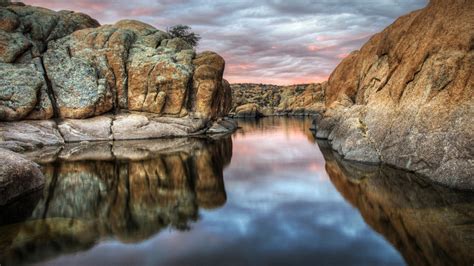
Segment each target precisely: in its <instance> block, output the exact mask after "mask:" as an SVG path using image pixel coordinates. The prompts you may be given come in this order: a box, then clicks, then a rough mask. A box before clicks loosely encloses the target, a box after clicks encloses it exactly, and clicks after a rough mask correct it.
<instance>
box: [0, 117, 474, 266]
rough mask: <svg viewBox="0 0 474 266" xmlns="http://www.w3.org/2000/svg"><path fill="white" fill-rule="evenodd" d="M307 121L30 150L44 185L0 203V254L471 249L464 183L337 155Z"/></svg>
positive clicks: (228, 257)
mask: <svg viewBox="0 0 474 266" xmlns="http://www.w3.org/2000/svg"><path fill="white" fill-rule="evenodd" d="M310 122H311V121H310V120H309V119H296V118H294V119H289V118H265V119H261V120H259V121H245V120H242V121H239V125H240V126H241V127H242V128H241V129H239V130H238V131H237V132H236V133H234V134H233V135H231V136H228V137H223V138H219V139H202V138H197V139H174V140H153V141H129V142H116V143H91V144H74V145H68V146H67V147H65V148H64V149H62V150H61V151H60V152H59V153H58V152H57V151H56V152H50V153H51V154H55V155H54V156H53V157H52V158H53V159H51V158H45V157H44V156H43V158H41V159H38V160H39V161H40V163H41V164H42V166H43V172H44V173H45V176H46V177H47V184H46V186H45V188H44V189H43V190H42V191H39V192H38V193H36V194H33V195H31V196H30V197H27V198H25V199H22V200H21V201H20V202H18V203H16V205H15V204H14V205H12V206H10V207H9V208H7V209H5V210H2V213H1V215H2V216H3V217H9V218H8V219H7V218H2V220H1V222H2V226H1V227H0V256H1V257H0V263H2V265H6V264H17V263H37V264H40V265H42V264H44V265H400V264H405V263H410V264H419V265H422V264H443V263H444V262H446V263H458V262H461V263H465V262H469V261H470V260H471V259H472V255H469V254H470V251H469V250H471V251H472V249H471V248H472V247H473V241H472V239H473V238H472V236H473V232H474V230H472V229H473V227H472V224H473V215H472V214H473V213H474V212H473V207H472V206H473V204H472V203H473V202H474V201H473V197H472V195H471V194H469V193H461V192H453V191H450V190H446V189H444V188H441V187H433V186H431V185H428V184H427V183H425V182H423V181H422V180H418V179H417V178H414V177H413V176H411V175H410V174H409V173H403V172H400V171H398V172H397V170H391V169H386V168H382V167H378V166H363V165H359V164H353V163H349V162H344V161H341V160H340V158H338V156H337V155H336V154H333V153H332V151H331V150H330V149H327V147H326V144H325V143H323V142H320V143H319V144H320V146H321V148H320V147H319V146H318V144H317V142H316V140H315V139H314V138H313V135H312V134H311V132H310V131H309V130H308V128H309V126H310ZM44 154H49V153H48V152H45V153H43V155H44ZM46 157H47V156H46ZM326 161H327V162H326ZM328 173H329V174H328ZM414 180H415V181H414ZM19 210H22V211H19ZM426 217H430V218H426ZM460 222H462V223H461V225H460V224H459V223H460ZM450 225H453V226H451V227H449V226H450ZM454 225H456V226H454ZM437 262H438V263H437Z"/></svg>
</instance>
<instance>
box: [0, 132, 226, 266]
mask: <svg viewBox="0 0 474 266" xmlns="http://www.w3.org/2000/svg"><path fill="white" fill-rule="evenodd" d="M44 154H48V156H42V157H40V156H38V157H35V158H38V160H40V161H42V162H43V169H44V171H43V172H44V174H45V176H46V179H47V183H46V185H45V188H44V190H43V191H42V196H41V195H40V196H39V197H38V195H36V197H31V200H28V201H26V202H28V203H29V205H28V204H26V203H25V200H23V201H22V203H23V204H26V205H27V206H29V208H22V209H23V210H24V212H23V213H22V214H21V215H20V214H17V213H14V208H10V209H4V210H1V211H2V217H4V216H5V217H7V216H11V215H14V216H15V217H23V216H30V217H29V218H27V220H26V221H23V222H22V223H15V224H7V225H6V223H11V222H18V219H21V218H17V219H16V220H10V221H8V220H4V219H3V220H2V223H3V226H1V227H0V236H1V238H0V258H1V259H0V264H2V265H5V264H17V263H29V262H37V261H41V260H44V259H47V258H50V257H54V256H58V255H61V254H63V253H69V252H75V251H79V250H84V249H88V248H90V247H92V246H94V245H95V244H96V243H98V242H99V241H100V240H103V239H107V238H115V239H118V240H120V241H121V242H139V241H142V240H144V239H147V238H149V237H151V236H152V235H154V234H156V233H157V232H159V231H160V230H161V229H163V228H165V227H168V226H171V227H173V228H176V229H179V230H186V229H187V228H188V227H189V222H192V221H196V220H197V219H198V216H199V215H198V209H199V207H201V208H216V207H219V206H222V205H223V204H224V203H225V201H226V192H225V188H224V183H223V168H224V167H225V166H227V165H228V164H229V163H230V160H231V156H232V140H231V138H230V137H226V138H222V139H218V140H212V139H198V138H196V139H186V138H183V139H173V140H154V141H127V142H115V143H108V142H103V143H100V142H99V143H87V144H83V143H77V144H71V145H68V146H66V147H65V148H64V149H63V150H62V151H61V152H59V153H53V152H51V153H44ZM45 162H49V163H45ZM32 202H33V203H35V204H32ZM25 213H26V215H25ZM25 259H28V261H23V260H25Z"/></svg>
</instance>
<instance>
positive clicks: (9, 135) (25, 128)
mask: <svg viewBox="0 0 474 266" xmlns="http://www.w3.org/2000/svg"><path fill="white" fill-rule="evenodd" d="M62 144H64V139H63V138H62V136H61V134H60V133H59V131H58V128H57V126H56V123H55V122H54V121H50V120H44V121H20V122H2V123H0V147H1V148H5V149H9V150H12V151H17V152H23V151H28V150H35V149H38V148H41V147H44V146H54V145H62Z"/></svg>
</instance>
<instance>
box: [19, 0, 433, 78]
mask: <svg viewBox="0 0 474 266" xmlns="http://www.w3.org/2000/svg"><path fill="white" fill-rule="evenodd" d="M24 2H25V3H26V4H30V5H37V6H42V7H46V8H50V9H54V10H62V9H67V10H74V11H78V12H83V13H86V14H88V15H90V16H92V17H93V18H95V19H97V20H98V21H99V22H100V23H101V24H112V23H114V22H116V21H119V20H121V19H136V20H140V21H144V22H146V23H148V24H151V25H153V26H155V27H156V28H158V29H161V30H165V29H166V27H168V26H172V25H176V24H186V25H190V26H191V27H192V28H193V30H194V31H195V32H197V33H199V34H200V35H201V36H202V40H201V43H200V45H199V47H198V51H204V50H212V51H215V52H218V53H219V54H220V55H222V56H223V57H224V59H225V60H226V71H225V78H226V79H227V80H229V81H230V82H231V83H236V82H252V83H273V84H294V83H307V82H320V81H324V80H326V79H327V77H328V76H329V74H330V73H331V72H332V70H333V69H334V68H335V66H336V65H337V64H338V63H339V62H340V61H341V59H342V58H344V57H345V56H346V55H347V54H349V53H350V52H351V51H353V50H357V49H359V48H360V47H361V46H362V44H364V43H365V42H366V41H367V40H368V39H369V37H370V36H371V35H372V34H374V33H376V32H379V31H381V30H382V29H383V28H385V27H386V26H388V25H389V24H391V23H392V22H393V21H394V20H395V19H396V18H397V17H399V16H401V15H403V14H406V13H408V12H410V11H412V10H416V9H419V8H422V7H424V6H425V5H426V3H427V0H312V1H311V0H293V1H288V0H262V1H258V0H238V1H227V0H217V1H211V0H136V1H130V0H95V1H94V0H76V1H69V0H68V1H66V0H24Z"/></svg>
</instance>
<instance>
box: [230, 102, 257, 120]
mask: <svg viewBox="0 0 474 266" xmlns="http://www.w3.org/2000/svg"><path fill="white" fill-rule="evenodd" d="M261 116H262V113H261V112H260V106H258V104H256V103H247V104H244V105H241V106H239V107H237V108H235V114H234V117H244V118H258V117H261Z"/></svg>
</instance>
